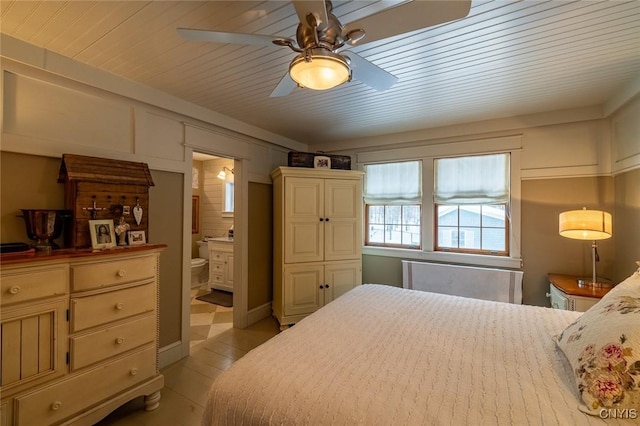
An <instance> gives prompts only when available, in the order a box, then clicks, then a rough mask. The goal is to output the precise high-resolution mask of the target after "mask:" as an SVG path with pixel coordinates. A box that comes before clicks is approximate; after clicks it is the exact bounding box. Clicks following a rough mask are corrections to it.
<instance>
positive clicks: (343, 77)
mask: <svg viewBox="0 0 640 426" xmlns="http://www.w3.org/2000/svg"><path fill="white" fill-rule="evenodd" d="M307 59H310V60H307ZM289 74H290V75H291V78H292V79H293V81H295V82H296V83H298V84H299V85H300V86H302V87H306V88H308V89H313V90H326V89H331V88H332V87H335V86H338V85H340V84H342V83H344V82H346V81H348V80H349V76H350V75H349V65H348V64H347V63H346V61H345V60H344V59H343V58H342V57H340V56H338V55H336V54H333V53H331V52H327V53H319V54H314V53H312V54H311V55H310V56H308V57H307V56H306V55H305V53H302V54H300V55H298V57H296V58H295V59H294V60H293V62H291V66H290V67H289Z"/></svg>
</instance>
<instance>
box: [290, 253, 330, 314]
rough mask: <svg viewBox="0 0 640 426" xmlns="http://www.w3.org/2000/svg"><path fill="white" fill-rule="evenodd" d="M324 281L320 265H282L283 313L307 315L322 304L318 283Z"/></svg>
mask: <svg viewBox="0 0 640 426" xmlns="http://www.w3.org/2000/svg"><path fill="white" fill-rule="evenodd" d="M323 283H324V267H323V266H322V265H291V266H285V267H284V314H285V315H307V314H310V313H313V312H315V311H317V310H318V308H320V307H321V306H322V303H323V301H322V299H321V296H322V293H321V289H320V285H323Z"/></svg>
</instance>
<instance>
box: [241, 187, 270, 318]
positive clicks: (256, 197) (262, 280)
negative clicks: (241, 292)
mask: <svg viewBox="0 0 640 426" xmlns="http://www.w3.org/2000/svg"><path fill="white" fill-rule="evenodd" d="M248 207H249V228H248V230H247V234H248V236H249V277H248V279H249V287H248V288H249V302H248V304H249V310H251V309H254V308H258V307H260V306H262V305H264V304H266V303H269V302H271V300H272V299H273V284H272V283H273V187H272V185H268V184H262V183H253V182H251V183H249V206H248Z"/></svg>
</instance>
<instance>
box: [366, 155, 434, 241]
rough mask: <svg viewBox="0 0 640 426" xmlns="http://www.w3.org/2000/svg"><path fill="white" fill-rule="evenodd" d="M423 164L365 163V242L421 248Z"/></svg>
mask: <svg viewBox="0 0 640 426" xmlns="http://www.w3.org/2000/svg"><path fill="white" fill-rule="evenodd" d="M421 165H422V163H421V162H420V161H404V162H397V163H382V164H368V165H365V167H364V170H365V178H364V202H365V226H366V233H365V245H367V246H383V247H399V248H400V247H401V248H410V249H420V248H421V246H422V242H421V241H422V227H421V216H422V213H421V210H422V167H421Z"/></svg>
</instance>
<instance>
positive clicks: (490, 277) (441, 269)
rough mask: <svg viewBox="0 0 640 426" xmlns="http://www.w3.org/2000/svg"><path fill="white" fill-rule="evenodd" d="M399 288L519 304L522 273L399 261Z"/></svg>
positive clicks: (520, 301) (520, 302) (520, 300)
mask: <svg viewBox="0 0 640 426" xmlns="http://www.w3.org/2000/svg"><path fill="white" fill-rule="evenodd" d="M402 287H404V288H410V289H413V290H420V291H430V292H432V293H441V294H449V295H453V296H462V297H471V298H474V299H482V300H493V301H496V302H507V303H515V304H519V305H520V304H522V271H513V270H507V269H495V268H482V267H476V266H462V265H450V264H445V263H429V262H415V261H410V260H403V261H402Z"/></svg>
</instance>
